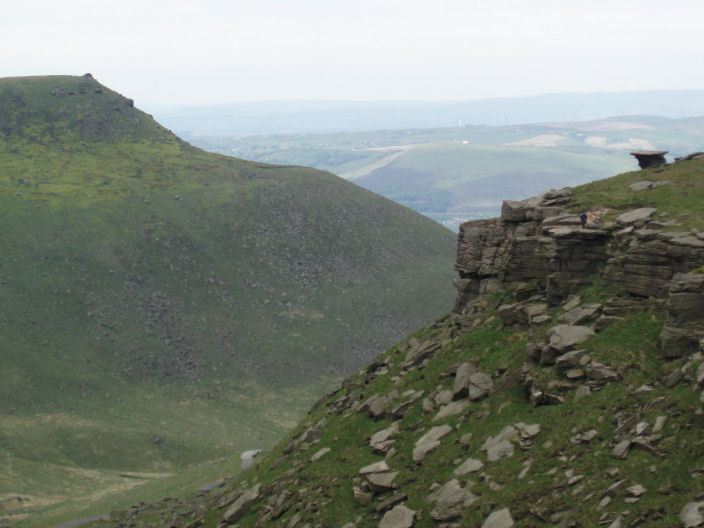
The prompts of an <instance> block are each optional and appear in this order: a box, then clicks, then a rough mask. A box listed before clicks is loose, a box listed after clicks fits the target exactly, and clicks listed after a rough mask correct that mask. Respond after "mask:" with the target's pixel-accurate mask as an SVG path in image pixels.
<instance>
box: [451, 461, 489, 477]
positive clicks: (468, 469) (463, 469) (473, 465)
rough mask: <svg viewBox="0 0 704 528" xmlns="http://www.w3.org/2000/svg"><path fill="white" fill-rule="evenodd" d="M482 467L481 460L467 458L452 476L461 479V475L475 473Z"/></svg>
mask: <svg viewBox="0 0 704 528" xmlns="http://www.w3.org/2000/svg"><path fill="white" fill-rule="evenodd" d="M483 467H484V463H483V462H482V461H481V460H478V459H476V458H468V459H467V460H465V461H464V462H462V464H460V465H459V466H458V467H457V468H456V469H455V471H454V472H453V474H454V475H456V476H458V477H461V476H463V475H467V474H468V473H474V472H475V471H479V470H480V469H481V468H483Z"/></svg>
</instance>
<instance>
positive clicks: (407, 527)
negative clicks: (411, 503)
mask: <svg viewBox="0 0 704 528" xmlns="http://www.w3.org/2000/svg"><path fill="white" fill-rule="evenodd" d="M415 518H416V512H415V511H413V510H411V509H409V508H406V506H404V505H403V504H399V505H398V506H394V508H393V509H391V510H389V511H387V512H386V513H385V514H384V517H383V518H382V519H381V522H380V523H379V528H411V527H412V526H413V523H414V521H415Z"/></svg>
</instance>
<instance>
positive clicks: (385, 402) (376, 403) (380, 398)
mask: <svg viewBox="0 0 704 528" xmlns="http://www.w3.org/2000/svg"><path fill="white" fill-rule="evenodd" d="M396 398H398V391H396V390H394V391H391V392H390V393H388V394H385V395H381V394H375V395H374V396H372V397H370V398H369V399H368V400H367V401H365V402H364V403H363V404H362V406H361V407H360V410H362V411H366V412H367V413H368V414H369V416H371V417H373V418H383V417H384V416H386V409H387V408H388V407H389V405H390V404H391V402H392V401H394V400H395V399H396Z"/></svg>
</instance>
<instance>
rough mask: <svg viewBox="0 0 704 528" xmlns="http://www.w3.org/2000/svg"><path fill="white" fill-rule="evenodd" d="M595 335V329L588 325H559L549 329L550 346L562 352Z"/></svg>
mask: <svg viewBox="0 0 704 528" xmlns="http://www.w3.org/2000/svg"><path fill="white" fill-rule="evenodd" d="M593 335H594V330H592V329H591V328H589V327H588V326H571V325H564V324H561V325H557V326H553V327H552V328H551V329H550V330H549V331H548V336H550V346H551V347H552V348H554V349H555V350H557V351H558V352H560V353H562V352H565V351H567V350H568V349H569V348H571V347H573V346H575V345H578V344H580V343H583V342H584V341H586V340H587V339H589V338H590V337H591V336H593Z"/></svg>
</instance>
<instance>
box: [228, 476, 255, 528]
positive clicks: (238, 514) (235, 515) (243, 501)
mask: <svg viewBox="0 0 704 528" xmlns="http://www.w3.org/2000/svg"><path fill="white" fill-rule="evenodd" d="M260 489H261V484H255V485H254V486H252V487H251V488H249V489H247V490H246V491H245V492H244V493H243V494H242V495H240V497H239V498H238V499H237V500H236V501H235V502H234V503H233V504H232V506H230V507H229V508H228V510H227V511H226V512H225V515H224V516H223V518H222V520H223V522H224V523H225V524H235V523H236V522H237V521H239V520H240V519H241V518H242V516H243V515H244V514H245V513H247V510H248V509H249V507H250V506H251V505H252V504H253V503H254V502H255V501H256V500H257V499H259V490H260Z"/></svg>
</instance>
